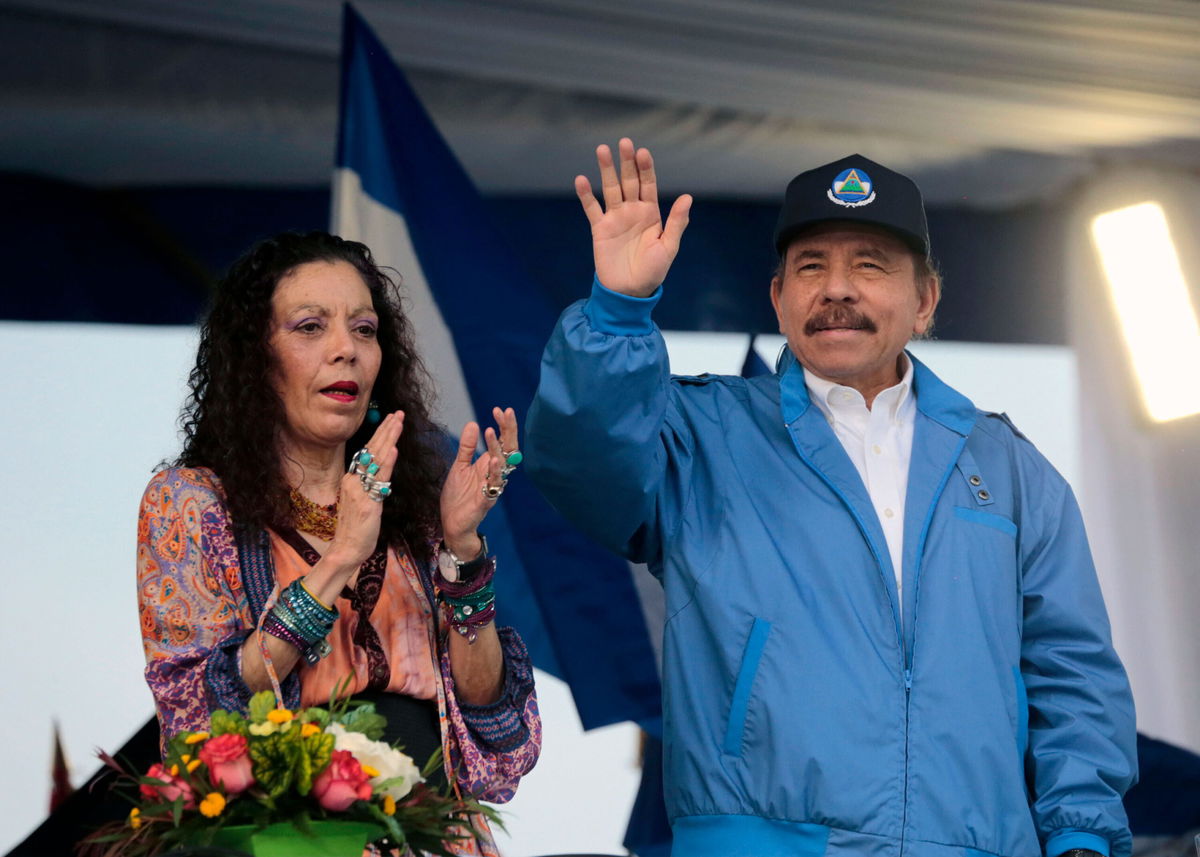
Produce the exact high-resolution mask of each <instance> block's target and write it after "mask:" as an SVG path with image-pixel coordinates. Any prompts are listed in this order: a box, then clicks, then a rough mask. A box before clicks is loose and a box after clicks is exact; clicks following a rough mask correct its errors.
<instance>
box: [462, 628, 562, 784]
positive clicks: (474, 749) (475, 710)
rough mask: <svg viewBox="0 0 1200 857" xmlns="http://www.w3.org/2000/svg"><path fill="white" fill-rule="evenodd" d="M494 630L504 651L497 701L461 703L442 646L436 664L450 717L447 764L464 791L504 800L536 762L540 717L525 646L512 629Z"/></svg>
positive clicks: (538, 746)
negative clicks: (502, 682)
mask: <svg viewBox="0 0 1200 857" xmlns="http://www.w3.org/2000/svg"><path fill="white" fill-rule="evenodd" d="M498 630H499V635H500V645H501V648H502V649H503V652H504V687H503V690H502V691H501V694H500V698H499V699H498V700H497V701H496V702H494V703H492V704H490V705H482V706H480V705H465V704H460V703H459V702H458V698H457V696H456V695H455V692H454V678H453V675H452V673H451V671H450V655H449V652H448V651H446V650H443V651H442V653H441V664H442V681H443V684H444V686H445V688H446V713H447V717H448V718H449V721H450V723H449V727H450V736H451V741H450V759H449V760H448V761H449V763H450V768H451V769H452V770H453V771H454V775H455V778H456V780H457V782H458V785H459V787H460V788H461V789H462V790H463V792H465V793H466V794H469V795H471V796H472V797H475V798H478V799H480V800H486V801H490V802H492V803H506V802H507V801H509V800H511V799H512V796H513V794H515V792H516V790H517V783H518V782H519V781H520V779H521V777H522V776H524V775H525V774H527V773H529V771H530V770H532V769H533V766H534V765H535V764H536V763H537V759H538V754H539V753H540V752H541V749H542V721H541V717H540V715H539V714H538V707H537V693H536V691H535V690H534V687H533V666H532V664H531V663H530V660H529V652H528V651H527V650H526V649H525V644H524V643H523V642H522V641H521V638H520V636H519V635H518V634H517V632H516V631H514V630H513V629H511V628H500V629H498Z"/></svg>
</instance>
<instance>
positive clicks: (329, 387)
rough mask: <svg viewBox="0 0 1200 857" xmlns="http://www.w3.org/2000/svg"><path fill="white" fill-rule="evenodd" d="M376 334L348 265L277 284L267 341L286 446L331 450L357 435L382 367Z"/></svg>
mask: <svg viewBox="0 0 1200 857" xmlns="http://www.w3.org/2000/svg"><path fill="white" fill-rule="evenodd" d="M378 328H379V316H378V315H376V313H375V310H374V308H373V307H372V305H371V293H370V291H369V290H368V289H367V284H366V283H364V282H363V279H362V277H361V276H360V275H359V273H358V271H357V270H356V269H355V268H354V266H353V265H351V264H350V263H349V262H342V261H337V262H307V263H305V264H303V265H299V266H297V267H296V268H294V269H292V271H291V272H289V273H288V274H286V275H284V277H283V278H282V279H281V280H280V281H279V284H278V285H277V286H276V287H275V293H274V295H272V296H271V330H270V338H269V340H268V341H269V343H270V347H271V349H272V350H273V351H274V353H275V358H276V363H277V365H278V372H277V374H276V377H275V390H276V392H277V393H278V394H279V397H280V399H282V401H283V407H284V414H285V418H286V425H285V426H284V438H285V442H286V443H287V444H289V445H291V446H294V447H296V448H298V449H299V448H332V447H337V446H339V445H341V444H344V443H345V442H346V441H347V440H348V439H349V438H350V436H351V435H353V434H354V432H355V431H357V430H358V427H359V426H360V425H361V424H362V421H363V418H364V416H365V415H366V411H367V403H368V401H369V400H370V398H371V388H372V387H373V386H374V384H375V376H376V375H378V374H379V363H380V360H381V359H382V352H381V351H380V349H379V341H378V339H377V332H378Z"/></svg>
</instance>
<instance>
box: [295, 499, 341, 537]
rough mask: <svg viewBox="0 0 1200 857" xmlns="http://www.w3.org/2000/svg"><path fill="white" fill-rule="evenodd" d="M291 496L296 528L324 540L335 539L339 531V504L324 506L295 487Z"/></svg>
mask: <svg viewBox="0 0 1200 857" xmlns="http://www.w3.org/2000/svg"><path fill="white" fill-rule="evenodd" d="M289 497H290V499H291V501H292V523H293V524H294V526H295V527H296V529H297V530H299V531H300V532H302V533H308V534H309V535H313V536H316V537H317V538H318V539H321V540H323V541H327V542H331V541H333V536H334V533H336V532H337V508H338V504H337V503H334V504H333V505H332V506H322V505H320V504H319V503H314V502H313V501H312V500H310V499H308V498H307V497H305V496H304V495H303V494H301V493H300V492H299V491H297V490H296V489H295V488H293V489H292V490H291V493H290V495H289Z"/></svg>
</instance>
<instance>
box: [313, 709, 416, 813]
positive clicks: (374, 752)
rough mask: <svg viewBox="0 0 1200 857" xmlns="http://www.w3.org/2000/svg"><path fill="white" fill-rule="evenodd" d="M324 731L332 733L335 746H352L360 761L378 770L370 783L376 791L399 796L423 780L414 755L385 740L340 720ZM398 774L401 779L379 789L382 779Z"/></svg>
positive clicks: (392, 778) (349, 747)
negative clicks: (351, 730)
mask: <svg viewBox="0 0 1200 857" xmlns="http://www.w3.org/2000/svg"><path fill="white" fill-rule="evenodd" d="M325 731H326V732H328V733H329V734H330V735H332V736H333V749H335V750H349V751H350V752H351V753H353V754H354V758H356V759H358V763H359V764H360V765H369V766H370V767H372V768H374V769H375V770H376V771H378V772H379V775H378V776H375V777H371V787H372V788H373V789H375V791H376V793H377V794H386V795H391V796H392V799H393V800H400V799H401V798H402V797H404V796H405V795H406V794H408V793H409V792H410V791H412V787H413V786H414V785H416V784H417V783H419V782H423V780H422V778H421V771H420V770H419V769H418V768H417V766H416V764H415V763H414V762H413V760H412V758H411V757H409V756H406V755H404V754H403V753H401V752H400V751H399V750H395V749H392V748H391V747H389V746H388V745H387V744H385V743H383V742H382V741H372V740H371V739H370V738H368V737H367V736H366V735H364V734H362V733H361V732H349V731H347V730H346V728H345V727H344V726H342V724H340V723H331V724H329V726H327V727H326V728H325ZM397 777H399V778H401V779H400V780H399V782H395V783H393V784H392V785H390V786H388V787H387V788H386V789H383V790H382V791H380V789H379V784H380V783H382V782H384V781H385V780H394V779H396V778H397Z"/></svg>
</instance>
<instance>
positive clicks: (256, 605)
mask: <svg viewBox="0 0 1200 857" xmlns="http://www.w3.org/2000/svg"><path fill="white" fill-rule="evenodd" d="M281 547H283V546H282V545H281V543H280V542H279V541H278V538H277V537H276V538H275V539H274V540H273V538H272V535H269V534H267V533H258V534H255V535H248V536H244V537H240V538H239V537H235V534H234V530H233V527H232V526H231V523H230V520H229V512H228V510H227V509H226V507H225V503H224V499H223V495H222V491H221V485H220V481H219V480H218V479H217V478H216V476H215V475H214V474H213V473H212V472H211V471H210V470H207V469H205V468H194V469H192V468H172V469H168V470H163V471H161V472H160V473H157V474H155V476H154V477H153V478H152V479H151V480H150V484H149V485H148V486H147V487H146V492H145V494H144V495H143V497H142V506H141V514H140V516H139V518H138V552H137V567H138V606H139V614H140V617H141V625H142V644H143V648H144V649H145V654H146V681H147V683H148V684H149V685H150V690H151V692H152V693H153V694H154V700H155V706H156V709H157V713H158V720H159V725H160V726H161V728H162V735H163V740H164V746H165V741H166V740H167V738H169V737H170V736H172V735H174V734H176V733H177V732H181V731H183V730H200V729H202V728H203V727H204V726H205V725H206V724H207V722H208V716H209V713H210V712H212V711H214V710H216V709H218V708H224V709H226V710H238V711H243V712H244V711H245V710H246V706H247V705H248V703H249V699H250V697H251V696H252V693H251V691H250V689H249V688H248V687H246V685H245V683H244V682H243V681H242V678H241V664H240V658H241V648H242V643H243V642H244V641H245V639H246V637H247V636H248V635H249V634H250V633H251V632H252V631H253V629H254V627H255V625H256V622H257V619H258V616H259V614H260V613H261V612H262V608H263V605H264V604H265V602H266V600H267V598H268V596H269V595H270V594H271V591H272V589H273V588H274V586H275V583H276V576H275V571H274V556H273V553H274V551H276V550H280V548H281ZM281 559H283V562H282V563H281V565H283V566H290V565H293V561H289V560H288V559H286V558H284V557H282V556H281ZM394 564H395V565H396V566H402V567H403V571H404V576H405V577H409V576H410V575H413V576H414V578H415V579H413V578H410V580H413V582H414V583H416V584H419V586H416V587H414V590H415V591H414V594H416V590H423V592H424V598H423V599H419V600H418V602H417V603H418V605H419V606H420V609H421V611H422V612H423V613H424V614H425V615H426V616H427V617H428V618H429V619H430V621H428V622H427V623H426V634H427V640H428V648H427V649H425V652H426V654H430V655H431V656H432V657H433V658H434V663H433V665H432V666H433V669H432V675H433V677H434V681H433V690H434V694H432V695H436V698H437V703H438V712H439V720H440V726H441V733H442V749H443V754H444V758H445V759H446V772H447V777H448V778H449V780H450V782H451V783H453V784H454V786H455V788H456V790H458V791H459V792H460V793H462V794H467V795H470V796H472V797H475V798H478V799H480V800H486V801H490V802H494V803H504V802H506V801H508V800H510V799H511V798H512V796H513V794H514V792H515V791H516V787H517V783H518V781H519V780H520V778H521V777H522V776H523V775H524V774H526V773H527V772H528V771H529V770H530V769H532V768H533V766H534V764H535V762H536V761H537V757H538V753H539V752H540V750H541V720H540V718H539V716H538V708H537V697H536V694H535V693H534V689H533V669H532V665H531V664H530V662H529V655H528V653H527V652H526V650H525V646H524V644H523V643H522V642H521V638H520V637H519V636H518V635H517V634H516V632H515V631H513V630H512V629H510V628H501V629H500V640H501V645H502V647H503V650H504V665H505V675H504V689H503V692H502V694H501V697H500V699H499V700H497V701H496V702H494V703H492V704H491V705H487V706H471V705H466V704H462V703H459V702H458V700H457V698H456V696H455V693H454V679H453V677H452V674H451V672H450V660H449V653H448V648H447V645H446V636H445V635H446V633H447V631H446V630H445V629H446V628H447V625H446V623H445V621H442V622H440V627H441V629H442V630H441V633H440V634H439V633H438V632H437V631H436V630H435V625H434V622H433V621H432V617H433V613H432V610H431V605H432V604H433V603H434V602H433V595H432V582H431V580H430V575H429V570H428V569H420V568H417V566H416V564H415V563H412V561H411V559H409V558H408V557H407V556H405V557H403V558H401V557H398V556H396V555H395V554H393V555H392V556H390V557H389V558H388V573H389V574H391V573H394V570H393V565H394ZM395 570H400V569H399V568H397V569H395ZM285 574H286V572H285ZM384 633H385V634H387V632H386V631H385V632H384ZM335 645H336V643H335ZM422 648H423V649H424V648H425V647H422ZM342 657H344V658H347V659H348V660H354V658H353V656H350V655H347V654H346V653H342ZM309 669H310V667H308V666H307V665H306V664H303V663H301V664H300V665H299V667H298V668H297V669H295V670H293V671H292V672H291V673H290V674H289V675H288V676H287V677H286V678H285V679H283V681H282V688H283V693H284V702H285V704H287V705H288V706H289V707H292V708H296V707H299V706H300V704H301V693H302V690H301V688H302V686H303V685H304V684H305V682H304V675H303V674H304V673H305V671H306V670H309ZM398 669H399V668H398V667H397V666H396V665H395V664H393V665H392V682H391V683H389V687H391V686H392V684H397V683H398V684H399V685H401V686H403V684H404V683H405V682H406V681H409V680H410V679H411V680H413V681H415V682H416V683H417V684H418V685H425V687H427V686H428V685H426V684H425V681H423V679H426V678H427V677H428V675H429V673H427V672H426V671H425V670H424V669H417V670H416V671H415V672H416V673H417V674H415V675H413V676H411V677H406V676H397V670H398ZM422 673H424V675H422ZM310 692H311V691H310ZM308 695H309V694H307V693H306V694H305V696H308ZM418 695H420V696H425V693H419V694H418ZM432 695H431V696H432ZM324 698H326V699H327V698H328V696H327V695H326V696H325V697H324ZM473 827H474V828H475V833H476V837H475V840H476V841H475V843H474V844H470V843H467V844H464V843H459V844H458V845H457V846H456V847H457V848H459V849H460V850H459V851H457V852H456V853H460V854H464V855H485V856H486V855H496V854H498V852H497V851H496V847H495V844H494V842H493V840H492V837H491V834H490V832H489V831H488V829H487V825H486V822H485V821H484V820H483V819H482V818H476V819H473Z"/></svg>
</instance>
